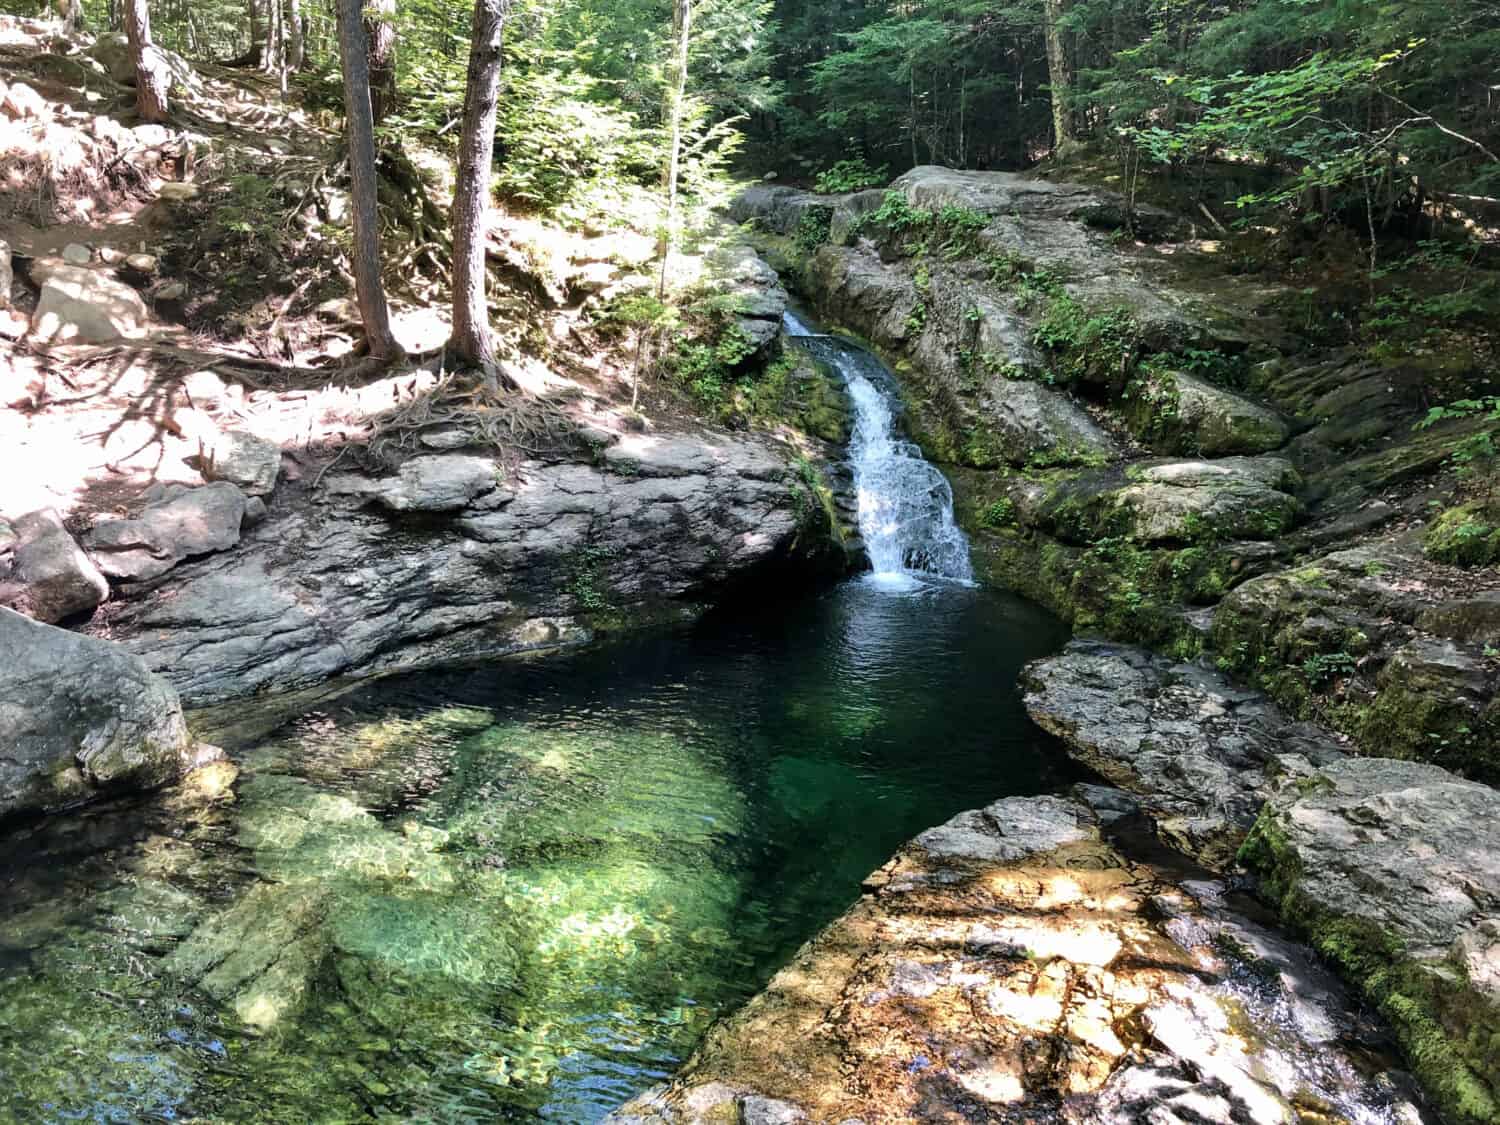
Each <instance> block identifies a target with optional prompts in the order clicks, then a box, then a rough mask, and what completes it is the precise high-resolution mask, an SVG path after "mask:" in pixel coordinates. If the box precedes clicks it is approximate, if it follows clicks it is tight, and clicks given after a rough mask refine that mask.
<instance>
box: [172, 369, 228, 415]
mask: <svg viewBox="0 0 1500 1125" xmlns="http://www.w3.org/2000/svg"><path fill="white" fill-rule="evenodd" d="M182 389H183V390H184V391H186V392H187V396H188V398H189V399H191V400H192V403H193V405H194V406H196V407H204V406H212V405H213V404H214V403H216V402H218V401H219V400H220V399H222V398H223V397H224V380H223V379H220V378H219V376H218V374H217V373H215V372H213V371H194V372H193V373H192V374H191V375H188V376H186V377H185V378H184V379H183V380H182Z"/></svg>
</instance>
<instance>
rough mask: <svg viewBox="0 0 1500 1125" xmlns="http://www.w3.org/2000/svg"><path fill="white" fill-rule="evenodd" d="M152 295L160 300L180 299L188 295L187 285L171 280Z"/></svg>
mask: <svg viewBox="0 0 1500 1125" xmlns="http://www.w3.org/2000/svg"><path fill="white" fill-rule="evenodd" d="M151 295H152V297H154V298H155V299H156V300H158V301H180V300H182V299H183V298H184V297H186V296H187V286H186V285H184V284H183V283H182V282H180V281H169V282H167V283H166V284H165V285H163V286H160V287H159V288H157V289H156V290H154V291H153V292H152V294H151Z"/></svg>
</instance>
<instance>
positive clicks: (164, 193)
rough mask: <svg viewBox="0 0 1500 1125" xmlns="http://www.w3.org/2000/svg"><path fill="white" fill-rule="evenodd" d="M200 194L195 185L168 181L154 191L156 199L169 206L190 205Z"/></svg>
mask: <svg viewBox="0 0 1500 1125" xmlns="http://www.w3.org/2000/svg"><path fill="white" fill-rule="evenodd" d="M200 194H202V192H201V189H200V188H199V187H198V185H197V184H188V183H177V182H175V181H169V182H167V183H164V184H162V185H161V187H159V188H157V189H156V195H157V198H158V199H160V200H161V201H162V202H163V203H166V204H168V205H169V206H170V205H173V204H182V203H191V202H192V201H193V200H195V199H197V198H198V196H199V195H200Z"/></svg>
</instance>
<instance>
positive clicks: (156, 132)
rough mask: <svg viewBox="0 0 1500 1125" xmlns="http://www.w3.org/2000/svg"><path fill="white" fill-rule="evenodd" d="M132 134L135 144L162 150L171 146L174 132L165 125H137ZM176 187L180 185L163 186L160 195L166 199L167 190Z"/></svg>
mask: <svg viewBox="0 0 1500 1125" xmlns="http://www.w3.org/2000/svg"><path fill="white" fill-rule="evenodd" d="M130 132H131V135H132V136H133V137H134V138H135V143H136V144H137V145H140V146H142V147H144V148H160V147H161V146H162V145H164V144H170V143H171V141H172V131H171V130H170V129H168V128H167V127H166V126H165V125H152V124H146V125H137V126H135V128H133V129H131V130H130ZM175 186H180V185H173V184H163V185H162V188H163V190H162V191H161V192H158V194H159V195H161V196H162V197H163V198H165V197H166V196H167V194H168V193H167V191H166V190H165V189H166V188H171V187H175ZM186 186H188V187H192V186H193V185H192V184H188V185H186ZM196 194H197V192H196V190H195V191H194V192H193V195H196ZM187 198H189V199H191V198H193V196H188V197H187Z"/></svg>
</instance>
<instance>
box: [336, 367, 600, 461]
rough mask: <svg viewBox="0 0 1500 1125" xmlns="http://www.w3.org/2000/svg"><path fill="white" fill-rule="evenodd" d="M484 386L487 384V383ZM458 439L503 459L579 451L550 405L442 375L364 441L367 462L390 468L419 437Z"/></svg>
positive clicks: (565, 419) (578, 440) (414, 448)
mask: <svg viewBox="0 0 1500 1125" xmlns="http://www.w3.org/2000/svg"><path fill="white" fill-rule="evenodd" d="M487 382H488V381H487ZM436 431H446V432H449V433H457V434H461V435H462V436H463V438H464V444H466V445H473V446H490V447H492V448H494V449H496V450H498V451H499V452H500V454H501V456H502V458H505V459H507V460H520V459H522V458H523V457H535V458H551V457H558V456H562V455H564V454H567V453H569V452H572V451H574V450H577V449H579V448H581V447H582V445H583V444H584V443H583V439H582V437H581V436H580V434H579V432H578V427H577V425H576V424H575V423H574V422H573V419H572V418H570V417H569V416H568V414H567V413H566V412H565V411H564V410H563V409H562V407H561V406H560V405H559V404H558V403H557V402H556V401H554V400H552V399H548V398H539V397H537V396H535V395H532V394H528V393H527V392H525V391H522V390H519V389H514V390H506V391H500V390H498V389H497V387H496V386H495V385H487V383H482V384H479V385H473V384H471V383H469V381H468V380H467V378H465V377H461V376H460V375H458V374H457V373H454V372H444V373H443V374H441V375H440V376H439V378H438V381H437V383H436V384H434V385H433V386H432V387H431V388H430V389H428V390H426V391H423V392H422V393H421V394H418V395H416V396H415V397H413V398H412V399H411V400H410V401H408V402H406V403H404V404H403V405H402V406H400V407H398V408H397V409H396V410H395V412H394V413H392V414H391V415H390V416H389V417H387V418H384V419H382V420H381V421H380V422H379V423H378V424H377V425H376V427H375V429H374V430H373V431H372V432H371V434H370V436H369V437H368V439H366V441H365V442H364V448H365V452H366V455H367V456H368V458H369V459H370V460H371V461H372V462H373V463H374V464H376V465H377V466H379V467H381V468H390V467H393V466H395V465H397V464H399V463H400V462H401V461H403V460H405V459H406V458H407V457H409V456H411V455H412V454H414V453H416V452H419V451H420V450H421V449H422V448H423V445H422V436H423V435H424V434H428V433H433V432H436Z"/></svg>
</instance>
